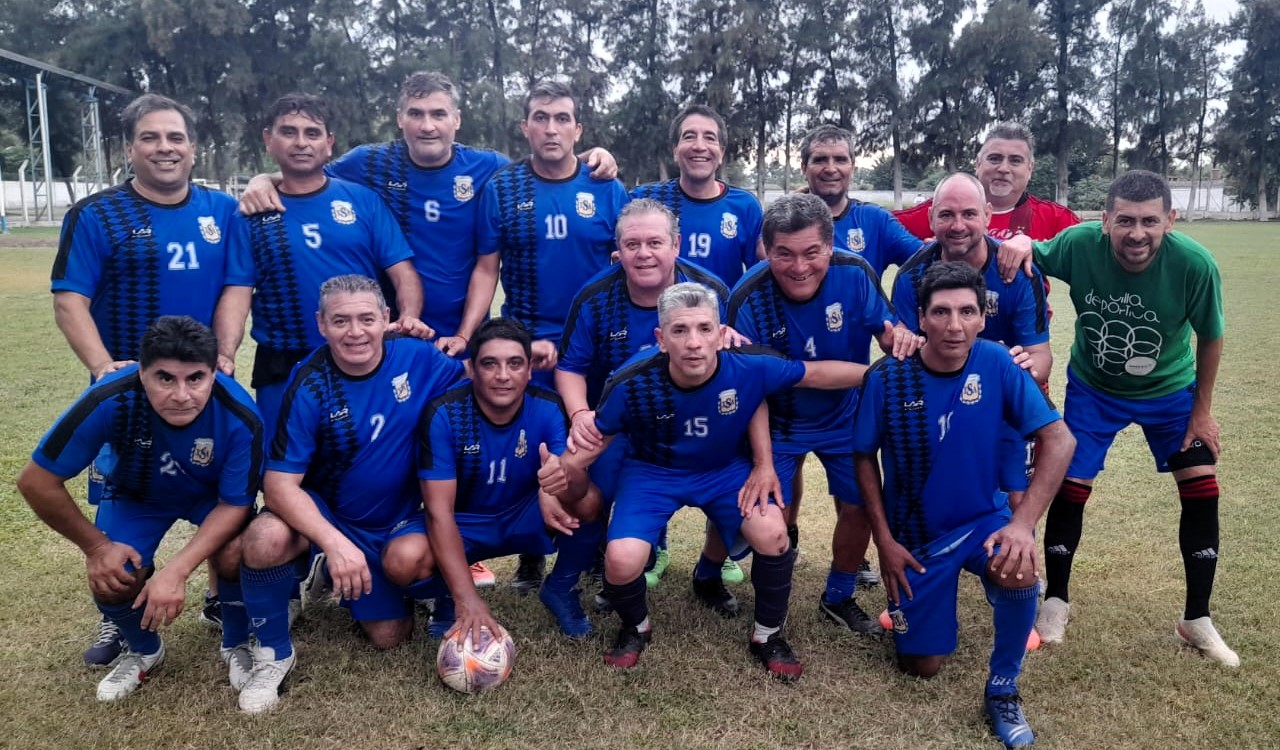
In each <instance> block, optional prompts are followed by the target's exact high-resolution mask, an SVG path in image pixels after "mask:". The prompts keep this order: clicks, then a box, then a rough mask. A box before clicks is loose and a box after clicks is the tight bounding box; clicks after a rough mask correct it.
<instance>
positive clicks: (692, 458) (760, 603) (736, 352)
mask: <svg viewBox="0 0 1280 750" xmlns="http://www.w3.org/2000/svg"><path fill="white" fill-rule="evenodd" d="M719 306H720V301H719V299H718V298H717V296H716V294H715V293H714V292H712V291H711V290H710V289H708V288H706V287H704V286H702V285H701V284H696V283H692V282H686V283H681V284H675V285H673V286H670V287H668V288H667V289H666V290H665V291H663V292H662V295H661V296H660V297H659V298H658V321H659V326H658V329H657V330H656V331H655V332H654V333H655V336H656V337H657V341H658V346H657V348H651V349H647V350H645V351H641V352H640V353H638V354H637V355H636V356H634V357H632V358H631V359H630V360H629V361H628V362H627V363H626V364H624V365H623V366H622V367H621V368H620V369H619V370H618V371H617V372H615V373H614V375H613V377H612V378H610V379H609V382H608V383H607V384H606V385H605V388H604V393H603V394H602V395H601V397H600V406H599V408H598V410H597V412H596V419H595V421H596V429H598V430H599V431H600V433H602V434H603V435H604V436H605V437H604V440H603V441H602V444H601V445H599V446H597V447H595V448H580V449H579V450H578V452H577V453H570V454H567V455H566V456H565V457H563V459H562V461H561V465H562V466H563V467H564V470H565V472H567V473H568V475H569V476H575V475H576V474H579V473H580V472H583V471H585V469H586V467H587V466H588V465H590V463H591V462H592V461H594V460H595V459H596V457H598V456H599V455H600V454H601V453H602V452H603V451H604V450H605V449H606V448H607V447H608V446H609V444H610V442H611V441H612V440H613V439H614V436H616V435H619V434H622V435H625V437H626V439H627V447H626V455H625V457H624V458H623V462H622V469H621V472H620V476H619V480H618V494H617V497H616V498H615V500H614V509H613V520H612V521H611V522H610V524H609V531H608V546H607V547H606V550H605V585H604V593H605V597H606V598H607V599H608V600H609V602H610V603H611V604H612V605H613V607H614V609H615V610H616V611H617V612H618V615H619V617H620V618H621V619H622V627H621V629H620V630H619V631H618V636H617V638H616V639H615V641H614V644H613V646H612V647H610V648H609V649H607V650H606V651H605V655H604V659H605V663H606V664H609V665H610V666H613V667H617V668H619V669H629V668H631V667H634V666H635V665H636V663H637V662H638V661H639V659H640V653H641V652H642V651H643V650H644V648H645V646H646V645H647V644H648V642H649V639H650V633H651V630H652V628H651V624H650V621H649V615H648V606H647V604H646V602H645V589H646V586H645V578H644V575H643V573H644V566H645V562H646V561H647V560H648V558H649V551H650V549H651V548H652V546H653V544H654V543H655V542H656V541H657V538H658V534H659V533H660V532H661V530H662V527H663V526H664V525H666V523H667V521H668V519H669V518H670V517H671V515H672V514H673V513H675V512H676V511H677V510H679V509H680V508H681V507H685V506H693V507H697V508H701V509H702V510H703V512H704V513H706V515H707V517H708V518H709V519H710V520H711V521H712V523H714V524H715V526H716V529H717V530H718V531H719V533H720V535H721V537H722V539H723V541H724V542H725V544H726V546H727V547H728V548H729V549H731V550H736V551H739V552H740V553H742V554H745V552H746V551H747V550H748V548H750V549H751V550H754V552H755V558H754V562H753V564H752V582H753V584H754V585H755V591H756V611H755V624H754V626H753V628H752V631H751V636H750V651H751V654H752V655H753V656H754V657H755V658H756V659H757V660H758V661H760V662H761V663H762V664H763V665H764V667H765V669H766V670H768V672H769V673H770V674H771V675H773V676H775V677H777V678H779V679H782V680H795V679H798V678H799V677H800V675H801V672H802V671H803V668H802V666H801V664H800V660H799V659H798V658H796V655H795V653H794V652H793V651H792V649H791V646H790V645H788V644H787V641H786V639H785V638H784V637H783V634H782V625H783V622H784V621H785V620H786V615H787V600H788V597H789V596H790V592H791V572H792V568H793V566H794V563H795V557H794V555H793V554H792V551H791V545H790V542H789V541H788V539H787V535H786V525H785V522H784V520H783V516H782V509H781V508H780V507H779V502H780V499H781V496H782V490H781V487H780V486H779V485H778V478H777V474H776V473H775V472H774V468H773V454H772V449H771V447H770V444H769V434H768V429H767V424H766V420H765V418H764V417H765V413H764V412H760V413H759V414H758V415H757V409H758V407H759V406H760V405H761V404H762V403H763V402H764V400H765V398H766V397H767V396H768V395H769V394H771V393H775V392H778V391H781V390H783V389H786V388H790V387H792V386H796V385H799V386H801V387H807V388H829V389H842V388H852V387H856V386H857V385H858V384H859V383H860V382H861V380H862V373H863V372H864V371H865V370H866V366H865V365H858V364H852V363H849V362H799V361H796V360H791V359H787V358H786V357H783V356H782V355H780V354H778V353H777V352H775V351H773V350H770V349H765V348H762V347H742V348H738V349H725V350H721V349H720V342H721V339H722V336H723V326H722V325H721V324H720V313H719ZM743 435H748V439H747V440H743ZM753 463H754V467H753Z"/></svg>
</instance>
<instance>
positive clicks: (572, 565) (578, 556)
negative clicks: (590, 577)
mask: <svg viewBox="0 0 1280 750" xmlns="http://www.w3.org/2000/svg"><path fill="white" fill-rule="evenodd" d="M603 536H604V522H602V521H592V522H591V523H588V524H583V525H582V526H581V527H579V528H578V529H577V530H576V531H574V532H573V536H567V535H565V534H561V535H559V536H557V537H556V548H557V549H558V551H559V554H557V555H556V564H555V565H554V566H552V568H551V574H550V575H548V576H547V580H545V581H543V583H542V585H543V586H547V587H549V588H550V589H551V590H552V591H555V592H560V593H563V592H566V591H568V590H569V589H572V588H573V587H574V586H575V585H577V583H578V578H579V577H580V576H581V575H582V574H583V573H585V572H587V571H588V570H590V569H591V565H592V564H593V563H594V562H595V560H596V550H597V549H598V548H599V547H600V539H601V538H602V537H603Z"/></svg>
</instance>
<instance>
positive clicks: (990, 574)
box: [986, 561, 1040, 591]
mask: <svg viewBox="0 0 1280 750" xmlns="http://www.w3.org/2000/svg"><path fill="white" fill-rule="evenodd" d="M986 577H987V581H988V582H989V583H990V584H991V585H993V586H996V587H997V588H1001V589H1005V590H1008V591H1024V590H1026V589H1029V588H1033V587H1035V586H1037V585H1039V584H1040V579H1039V578H1037V577H1036V572H1035V569H1034V568H1033V567H1032V564H1031V563H1030V562H1026V563H1023V565H1022V566H1021V567H1019V568H1018V570H1017V571H1015V572H1014V573H1013V574H1011V575H1009V576H1007V577H1004V576H1001V575H1000V571H999V570H997V569H996V568H995V566H994V565H993V564H992V562H991V561H988V562H987V566H986Z"/></svg>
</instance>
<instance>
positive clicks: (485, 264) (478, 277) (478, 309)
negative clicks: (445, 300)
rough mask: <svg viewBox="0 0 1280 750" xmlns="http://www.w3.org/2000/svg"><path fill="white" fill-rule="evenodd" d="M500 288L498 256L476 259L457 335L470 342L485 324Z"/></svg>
mask: <svg viewBox="0 0 1280 750" xmlns="http://www.w3.org/2000/svg"><path fill="white" fill-rule="evenodd" d="M497 288H498V254H497V253H489V254H488V255H481V256H480V257H479V258H477V259H476V267H475V268H473V269H471V280H470V281H469V282H467V300H466V304H465V306H464V307H463V310H462V323H461V324H459V326H458V332H457V334H456V335H458V336H461V337H463V338H465V339H467V340H468V341H470V340H471V336H472V335H473V334H474V333H475V332H476V329H477V328H479V327H480V324H481V323H482V322H484V318H485V316H486V315H488V314H489V308H490V307H492V306H493V294H494V291H495V290H497Z"/></svg>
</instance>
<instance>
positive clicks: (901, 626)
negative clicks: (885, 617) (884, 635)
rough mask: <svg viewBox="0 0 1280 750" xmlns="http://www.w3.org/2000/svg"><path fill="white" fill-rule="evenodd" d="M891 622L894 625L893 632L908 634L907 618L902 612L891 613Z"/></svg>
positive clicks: (896, 610)
mask: <svg viewBox="0 0 1280 750" xmlns="http://www.w3.org/2000/svg"><path fill="white" fill-rule="evenodd" d="M889 621H890V622H892V623H893V632H895V633H905V632H907V616H906V615H904V614H902V610H900V609H895V610H894V611H892V612H890V613H889Z"/></svg>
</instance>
